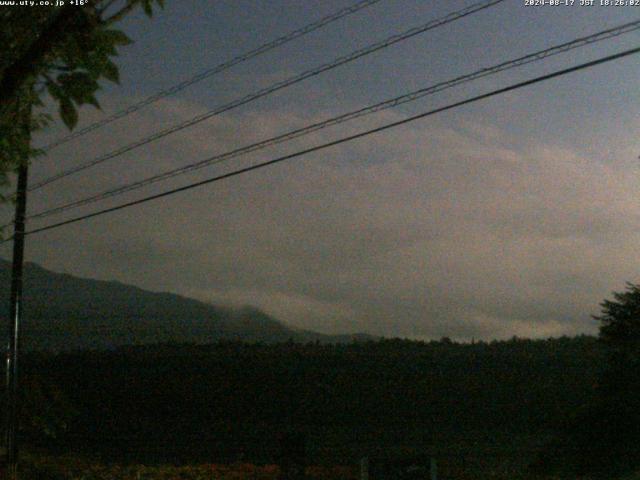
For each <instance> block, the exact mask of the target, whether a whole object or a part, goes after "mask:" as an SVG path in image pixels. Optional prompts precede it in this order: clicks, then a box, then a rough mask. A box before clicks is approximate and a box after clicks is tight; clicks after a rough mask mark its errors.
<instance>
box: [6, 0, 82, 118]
mask: <svg viewBox="0 0 640 480" xmlns="http://www.w3.org/2000/svg"><path fill="white" fill-rule="evenodd" d="M78 15H84V12H83V9H81V8H77V7H75V6H73V5H66V6H64V7H62V8H60V10H59V11H58V13H56V15H55V16H54V18H53V19H52V21H51V22H50V23H49V25H48V26H47V27H45V28H44V30H43V31H42V33H41V34H40V35H39V36H38V39H37V40H36V41H35V42H34V43H33V44H32V45H31V46H30V47H29V49H28V50H27V51H26V52H25V53H24V54H23V55H22V56H20V57H19V58H18V59H17V60H16V61H15V62H13V63H12V64H11V65H10V66H9V67H7V68H6V69H5V70H4V72H3V75H2V79H0V118H3V117H4V116H5V114H6V113H7V111H8V110H9V107H10V106H11V105H12V104H13V103H14V102H15V100H16V98H17V94H18V92H19V90H20V88H21V87H22V86H23V85H24V84H25V82H26V81H27V80H28V79H29V78H30V77H32V76H34V75H35V74H36V73H37V72H38V69H39V68H40V67H41V64H42V61H43V60H44V59H45V58H46V56H47V55H48V54H49V53H50V52H51V51H52V50H53V49H54V48H55V46H56V45H57V44H59V43H60V42H61V41H64V39H65V38H66V37H67V36H68V35H71V34H73V33H74V29H73V28H70V27H72V26H73V24H74V22H76V21H77V19H78Z"/></svg>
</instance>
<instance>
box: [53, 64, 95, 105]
mask: <svg viewBox="0 0 640 480" xmlns="http://www.w3.org/2000/svg"><path fill="white" fill-rule="evenodd" d="M58 83H59V84H60V86H61V87H62V89H63V90H64V93H65V94H66V96H68V97H71V98H72V99H73V101H74V102H76V103H77V104H78V105H82V104H83V103H94V102H95V97H94V93H95V92H96V91H97V90H98V88H99V85H98V82H97V81H96V80H94V78H92V75H90V74H89V73H87V72H74V73H70V74H66V73H63V74H61V75H58Z"/></svg>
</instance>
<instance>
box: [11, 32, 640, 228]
mask: <svg viewBox="0 0 640 480" xmlns="http://www.w3.org/2000/svg"><path fill="white" fill-rule="evenodd" d="M639 28H640V20H636V21H634V22H629V23H626V24H623V25H619V26H617V27H613V28H609V29H607V30H603V31H601V32H598V33H595V34H592V35H589V36H586V37H581V38H578V39H576V40H573V41H571V42H566V43H563V44H560V45H556V46H554V47H550V48H547V49H545V50H540V51H537V52H535V53H530V54H528V55H525V56H522V57H518V58H516V59H514V60H509V61H506V62H502V63H500V64H497V65H494V66H492V67H487V68H483V69H480V70H477V71H475V72H473V73H470V74H467V75H462V76H459V77H456V78H453V79H451V80H447V81H444V82H440V83H437V84H435V85H432V86H430V87H427V88H422V89H419V90H416V91H413V92H411V93H407V94H404V95H401V96H398V97H395V98H392V99H390V100H385V101H383V102H380V103H376V104H374V105H370V106H368V107H364V108H361V109H358V110H355V111H352V112H349V113H345V114H343V115H339V116H337V117H333V118H330V119H327V120H324V121H321V122H317V123H314V124H312V125H308V126H306V127H303V128H299V129H296V130H292V131H289V132H286V133H284V134H281V135H278V136H275V137H271V138H269V139H266V140H262V141H260V142H257V143H253V144H251V145H247V146H244V147H241V148H237V149H235V150H231V151H229V152H225V153H222V154H219V155H215V156H213V157H209V158H207V159H204V160H201V161H199V162H197V163H192V164H189V165H186V166H183V167H179V168H176V169H173V170H169V171H167V172H163V173H160V174H157V175H153V176H151V177H147V178H145V179H143V180H139V181H136V182H132V183H130V184H126V185H123V186H120V187H117V188H113V189H110V190H106V191H104V192H101V193H98V194H96V195H93V196H90V197H87V198H83V199H80V200H76V201H73V202H69V203H66V204H64V205H60V206H57V207H52V208H49V209H46V210H43V211H40V212H37V213H34V214H32V215H30V216H28V217H27V219H29V220H32V219H36V218H45V217H48V216H51V215H54V214H57V213H62V212H65V211H67V210H70V209H73V208H76V207H80V206H83V205H89V204H92V203H95V202H98V201H101V200H104V199H107V198H111V197H114V196H118V195H122V194H124V193H127V192H131V191H134V190H137V189H139V188H142V187H146V186H148V185H151V184H154V183H157V182H160V181H163V180H167V179H169V178H173V177H176V176H178V175H183V174H186V173H189V172H193V171H195V170H198V169H201V168H204V167H208V166H211V165H214V164H218V163H222V162H225V161H227V160H231V159H232V158H236V157H238V156H241V155H244V154H248V153H251V152H255V151H258V150H262V149H264V148H267V147H270V146H273V145H277V144H280V143H283V142H287V141H289V140H293V139H295V138H299V137H302V136H305V135H308V134H310V133H313V132H316V131H318V130H321V129H323V128H327V127H330V126H334V125H338V124H341V123H344V122H347V121H350V120H354V119H356V118H360V117H363V116H366V115H370V114H373V113H376V112H380V111H382V110H386V109H389V108H393V107H396V106H398V105H402V104H405V103H409V102H412V101H415V100H418V99H420V98H423V97H425V96H427V95H432V94H435V93H438V92H441V91H443V90H446V89H448V88H452V87H455V86H458V85H461V84H463V83H466V82H470V81H473V80H477V79H479V78H483V77H486V76H489V75H493V74H496V73H499V72H503V71H505V70H509V69H512V68H516V67H520V66H522V65H526V64H529V63H533V62H536V61H540V60H543V59H545V58H547V57H550V56H553V55H557V54H560V53H565V52H568V51H570V50H573V49H575V48H579V47H583V46H585V45H590V44H593V43H596V42H600V41H603V40H607V39H610V38H614V37H618V36H620V35H623V34H625V33H629V32H632V31H635V30H638V29H639ZM8 225H9V224H8ZM8 225H5V226H8Z"/></svg>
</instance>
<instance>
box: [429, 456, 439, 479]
mask: <svg viewBox="0 0 640 480" xmlns="http://www.w3.org/2000/svg"><path fill="white" fill-rule="evenodd" d="M429 470H430V471H431V480H438V465H437V464H436V459H435V458H434V457H431V465H430V468H429Z"/></svg>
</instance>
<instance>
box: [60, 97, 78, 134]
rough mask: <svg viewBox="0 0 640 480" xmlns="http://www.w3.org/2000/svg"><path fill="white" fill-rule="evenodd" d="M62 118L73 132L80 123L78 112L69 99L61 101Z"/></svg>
mask: <svg viewBox="0 0 640 480" xmlns="http://www.w3.org/2000/svg"><path fill="white" fill-rule="evenodd" d="M60 117H61V118H62V121H63V122H64V124H65V125H66V126H67V128H68V129H69V130H73V128H74V127H75V126H76V124H77V123H78V111H77V110H76V107H75V106H74V105H73V102H72V101H71V100H70V99H69V98H66V97H65V98H63V99H61V100H60Z"/></svg>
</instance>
